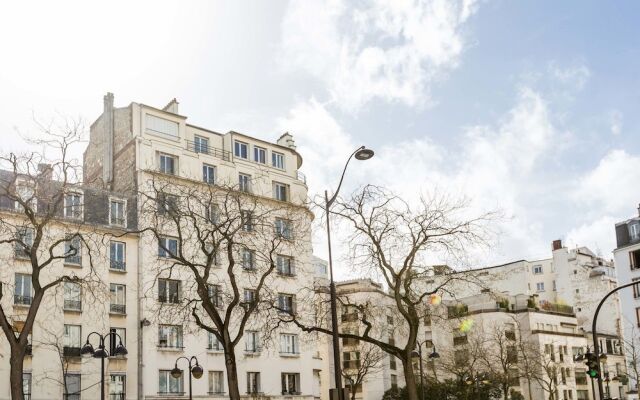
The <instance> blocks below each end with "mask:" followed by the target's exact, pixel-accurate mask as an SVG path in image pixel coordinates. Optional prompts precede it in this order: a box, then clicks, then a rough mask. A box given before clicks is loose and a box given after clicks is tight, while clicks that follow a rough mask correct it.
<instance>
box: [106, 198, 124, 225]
mask: <svg viewBox="0 0 640 400" xmlns="http://www.w3.org/2000/svg"><path fill="white" fill-rule="evenodd" d="M126 204H127V203H126V202H125V201H124V200H110V201H109V223H110V224H111V225H117V226H125V225H126V219H125V210H126Z"/></svg>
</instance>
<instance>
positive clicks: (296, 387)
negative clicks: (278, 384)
mask: <svg viewBox="0 0 640 400" xmlns="http://www.w3.org/2000/svg"><path fill="white" fill-rule="evenodd" d="M298 393H300V374H296V373H290V372H284V373H283V374H282V394H298Z"/></svg>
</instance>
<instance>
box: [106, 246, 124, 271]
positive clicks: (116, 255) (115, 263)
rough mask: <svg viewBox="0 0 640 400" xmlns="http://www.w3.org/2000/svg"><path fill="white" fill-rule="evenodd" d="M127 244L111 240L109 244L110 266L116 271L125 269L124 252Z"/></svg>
mask: <svg viewBox="0 0 640 400" xmlns="http://www.w3.org/2000/svg"><path fill="white" fill-rule="evenodd" d="M126 250H127V245H126V244H125V243H124V242H116V241H113V240H112V241H111V243H110V244H109V257H110V264H109V266H110V268H111V269H115V270H117V271H125V270H126V269H127V264H126V262H125V254H126Z"/></svg>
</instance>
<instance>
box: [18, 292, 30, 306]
mask: <svg viewBox="0 0 640 400" xmlns="http://www.w3.org/2000/svg"><path fill="white" fill-rule="evenodd" d="M32 300H33V297H31V296H22V295H19V294H16V295H14V296H13V304H21V305H24V306H30V305H31V301H32Z"/></svg>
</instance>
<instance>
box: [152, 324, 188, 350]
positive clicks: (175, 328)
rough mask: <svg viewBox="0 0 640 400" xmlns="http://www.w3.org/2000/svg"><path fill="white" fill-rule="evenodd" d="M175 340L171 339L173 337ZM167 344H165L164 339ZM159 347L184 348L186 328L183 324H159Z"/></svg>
mask: <svg viewBox="0 0 640 400" xmlns="http://www.w3.org/2000/svg"><path fill="white" fill-rule="evenodd" d="M172 338H173V339H174V340H171V339H172ZM163 340H165V342H166V344H165V345H163V344H162V341H163ZM158 348H160V349H184V330H183V328H182V325H173V324H158Z"/></svg>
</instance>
